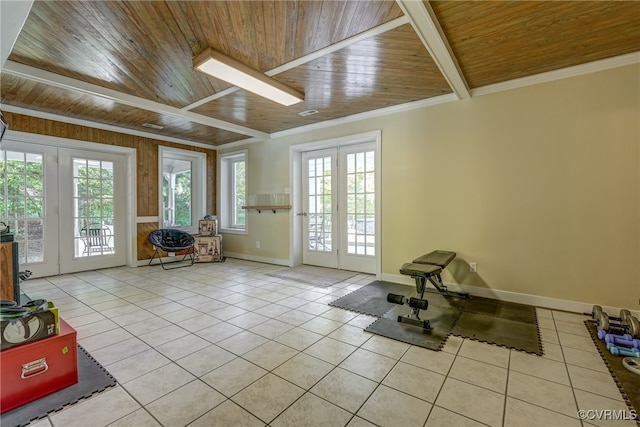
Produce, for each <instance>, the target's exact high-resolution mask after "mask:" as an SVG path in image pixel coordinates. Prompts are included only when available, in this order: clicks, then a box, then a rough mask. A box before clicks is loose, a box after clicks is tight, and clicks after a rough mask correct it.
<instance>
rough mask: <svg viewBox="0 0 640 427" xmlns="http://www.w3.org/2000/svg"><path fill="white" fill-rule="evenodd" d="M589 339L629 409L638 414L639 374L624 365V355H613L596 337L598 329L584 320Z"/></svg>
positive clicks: (639, 399) (639, 400)
mask: <svg viewBox="0 0 640 427" xmlns="http://www.w3.org/2000/svg"><path fill="white" fill-rule="evenodd" d="M584 323H585V325H586V327H587V329H588V330H589V333H590V334H591V339H592V340H593V342H594V344H595V345H596V348H597V349H598V352H599V353H600V356H602V360H604V364H605V365H607V368H608V369H609V372H610V373H611V376H612V377H613V380H614V381H615V382H616V384H617V385H618V388H619V389H620V393H621V394H622V397H623V398H624V399H625V401H626V402H627V406H628V407H629V409H632V410H635V411H636V413H637V414H640V375H638V374H634V373H633V372H631V371H629V370H628V369H627V368H625V367H624V365H623V364H622V359H624V357H621V356H614V355H613V354H611V352H609V350H607V344H606V343H605V342H604V341H602V340H600V339H599V338H598V330H597V329H596V326H595V324H594V323H593V322H592V321H588V320H587V321H585V322H584Z"/></svg>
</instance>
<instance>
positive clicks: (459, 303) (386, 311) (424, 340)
mask: <svg viewBox="0 0 640 427" xmlns="http://www.w3.org/2000/svg"><path fill="white" fill-rule="evenodd" d="M389 293H395V294H400V295H404V296H416V292H415V287H413V286H407V285H401V284H397V283H390V282H384V281H379V280H378V281H375V282H372V283H370V284H368V285H366V286H363V287H362V288H360V289H358V290H356V291H354V292H351V293H350V294H348V295H345V296H344V297H342V298H339V299H337V300H335V301H333V302H332V303H330V304H329V305H331V306H334V307H339V308H344V309H347V310H351V311H356V312H359V313H364V314H369V315H372V316H377V317H381V318H383V319H379V320H377V321H375V322H374V323H372V324H371V325H370V326H369V327H367V328H366V330H367V331H369V332H373V333H375V334H378V335H383V336H385V337H388V338H393V339H396V340H398V341H403V342H407V343H410V344H413V345H417V346H420V347H425V348H430V349H434V350H438V349H440V348H442V345H443V344H444V341H445V339H446V336H447V335H448V334H453V335H457V336H460V337H463V338H469V339H474V340H478V341H483V342H487V343H490V344H495V345H499V346H502V347H506V348H512V349H515V350H520V351H525V352H528V353H533V354H537V355H542V354H543V349H542V343H541V340H540V334H539V331H538V320H537V316H536V309H535V307H533V306H530V305H526V304H518V303H512V302H507V301H498V300H493V299H489V298H481V297H473V296H472V297H471V298H470V299H464V298H458V297H452V296H443V295H442V294H440V293H438V291H436V290H432V289H430V288H427V289H426V291H425V293H424V299H426V300H428V301H429V307H428V309H427V310H423V311H421V317H422V318H423V319H426V320H429V321H430V323H431V327H432V331H431V332H429V331H425V330H423V329H422V328H420V327H418V326H413V325H408V324H404V323H399V322H397V317H398V314H408V313H409V312H410V309H409V308H408V307H406V306H399V305H396V304H391V303H388V302H387V294H389Z"/></svg>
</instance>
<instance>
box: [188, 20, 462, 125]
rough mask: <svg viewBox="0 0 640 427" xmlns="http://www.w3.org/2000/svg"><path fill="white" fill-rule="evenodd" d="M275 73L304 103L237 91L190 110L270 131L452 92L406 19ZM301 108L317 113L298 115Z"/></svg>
mask: <svg viewBox="0 0 640 427" xmlns="http://www.w3.org/2000/svg"><path fill="white" fill-rule="evenodd" d="M275 78H277V79H278V80H280V81H282V82H283V83H285V84H288V85H290V86H292V87H294V88H297V89H300V90H303V91H304V93H305V100H304V102H301V103H299V104H295V105H293V106H291V107H283V106H281V105H279V104H276V103H274V102H272V101H268V100H265V99H263V98H260V97H258V96H255V95H253V94H251V93H248V92H245V91H241V90H239V91H237V92H235V93H233V94H231V95H227V96H224V97H222V98H220V99H217V100H215V101H212V102H209V103H207V104H205V105H202V106H200V107H198V108H196V109H194V110H193V112H195V113H199V114H203V115H207V116H211V117H217V118H221V119H222V120H225V121H229V122H232V123H237V124H242V125H244V126H248V127H251V128H254V129H259V130H261V131H263V132H269V133H271V132H277V131H281V130H285V129H290V128H293V127H297V126H302V125H307V124H310V123H315V122H318V121H323V120H330V119H336V118H339V117H345V116H349V115H353V114H358V113H362V112H365V111H370V110H376V109H379V108H384V107H390V106H394V105H399V104H404V103H407V102H412V101H418V100H423V99H427V98H431V97H434V96H439V95H444V94H448V93H451V92H452V91H451V88H450V87H449V85H448V84H447V82H446V80H445V78H444V77H443V76H442V74H441V73H440V71H439V70H438V68H437V66H436V65H435V64H434V62H433V60H432V59H431V57H430V56H429V55H428V53H427V51H426V50H425V48H424V47H423V45H422V43H421V41H420V39H419V38H418V37H417V35H416V34H415V32H414V31H413V29H412V28H411V26H410V25H408V24H407V25H403V26H401V27H398V28H396V29H394V30H391V31H387V32H385V33H383V34H380V35H377V36H373V37H370V38H368V39H366V40H363V41H360V42H357V43H354V44H352V45H349V46H347V47H345V48H343V49H340V50H338V51H336V52H334V53H330V54H327V55H326V56H323V57H321V58H318V59H315V60H312V61H311V62H308V63H306V64H303V65H300V66H298V67H296V68H293V69H291V70H288V71H285V72H283V73H281V74H278V75H276V76H275ZM306 110H318V113H317V114H314V115H310V116H306V117H302V116H300V115H298V113H299V112H302V111H306Z"/></svg>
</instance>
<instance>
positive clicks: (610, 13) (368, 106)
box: [0, 0, 640, 146]
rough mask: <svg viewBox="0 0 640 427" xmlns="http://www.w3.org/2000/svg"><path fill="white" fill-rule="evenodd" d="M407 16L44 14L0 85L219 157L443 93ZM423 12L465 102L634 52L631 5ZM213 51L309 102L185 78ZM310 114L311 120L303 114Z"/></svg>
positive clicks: (170, 10) (124, 9)
mask: <svg viewBox="0 0 640 427" xmlns="http://www.w3.org/2000/svg"><path fill="white" fill-rule="evenodd" d="M415 7H416V6H415V4H414V5H409V7H407V2H406V1H404V0H399V1H398V3H396V2H395V1H331V0H327V1H277V0H276V1H120V2H117V1H93V0H92V1H68V2H65V1H55V2H53V1H40V0H38V1H35V2H34V3H33V6H32V8H31V11H30V13H29V15H28V17H27V19H26V22H25V25H24V27H23V29H22V31H21V32H20V34H19V35H18V37H17V39H16V41H15V44H14V47H13V50H12V52H11V54H10V56H9V61H7V63H6V64H5V66H4V68H3V70H2V76H1V79H0V85H1V86H0V94H1V98H2V105H3V107H4V108H7V109H10V108H11V107H14V108H16V109H29V110H35V111H39V112H43V113H50V114H56V115H59V116H64V117H70V118H74V119H79V120H86V121H91V122H96V123H101V124H107V125H113V126H118V127H121V128H126V129H131V130H135V131H143V132H146V133H155V134H157V135H161V136H164V137H171V138H176V139H181V140H185V141H191V142H196V143H199V144H205V145H208V146H221V145H224V144H227V143H230V142H235V141H240V140H244V139H247V138H266V137H268V135H269V134H271V133H274V132H279V131H284V130H288V129H293V128H297V127H300V126H304V125H310V124H315V123H320V122H323V121H327V120H335V119H339V118H342V117H347V116H351V115H354V114H358V113H365V112H368V111H372V110H377V109H380V108H384V107H391V106H397V105H402V104H406V103H408V102H413V101H421V100H429V99H430V98H434V97H438V96H442V95H447V94H452V93H454V90H453V89H452V87H451V86H450V84H449V82H451V81H452V79H451V77H452V76H451V75H448V74H447V73H451V72H452V71H451V69H447V68H446V67H443V66H442V58H438V57H437V55H436V57H435V59H434V58H432V56H431V55H430V54H429V50H428V49H427V48H426V47H425V40H424V34H425V31H424V30H425V28H424V23H423V22H422V20H421V19H420V17H418V18H416V16H414V14H413V13H410V12H407V10H408V9H409V8H410V9H412V10H415ZM419 8H420V9H419V10H418V14H419V15H420V14H421V15H422V17H423V18H424V19H425V20H426V22H427V23H428V22H431V23H432V24H433V25H434V26H435V28H438V27H440V28H441V32H440V34H441V36H442V37H443V38H444V39H443V40H444V42H445V45H446V44H447V43H448V46H449V47H450V49H449V54H450V55H452V56H451V58H450V59H452V60H453V62H452V63H457V64H458V69H457V70H453V72H454V73H459V75H458V78H461V79H462V81H465V82H466V85H467V88H466V89H475V88H480V87H483V86H487V85H491V84H495V83H501V82H505V81H509V80H512V79H516V78H521V77H527V76H531V75H535V74H538V73H542V72H546V71H553V70H558V69H562V68H565V67H569V66H573V65H580V64H584V63H587V62H590V61H594V60H599V59H606V58H612V57H616V56H620V55H624V54H628V53H633V52H638V51H639V50H640V4H639V3H638V2H627V1H606V2H602V1H595V2H586V1H565V2H538V1H519V2H511V1H496V2H489V1H479V2H461V1H455V2H452V1H432V2H424V3H420V4H419ZM405 12H407V15H405ZM431 41H433V40H431ZM437 41H438V40H436V42H437ZM429 42H430V41H429V40H426V43H427V45H428V44H429ZM207 47H212V48H214V49H216V50H219V51H221V52H223V53H225V54H227V55H228V56H231V57H233V58H235V59H237V60H239V61H241V62H243V63H244V64H246V65H248V66H250V67H252V68H254V69H256V70H259V71H261V72H264V73H267V74H268V75H271V76H273V77H274V78H275V79H277V80H279V81H281V82H283V83H285V84H287V85H289V86H291V87H292V88H294V89H296V90H299V91H301V92H303V93H304V94H305V100H304V102H301V103H299V104H295V105H293V106H290V107H284V106H281V105H279V104H276V103H274V102H272V101H269V100H266V99H264V98H261V97H259V96H257V95H254V94H252V93H249V92H246V91H244V90H240V89H237V88H233V87H231V86H230V85H229V84H227V83H225V82H223V81H221V80H217V79H215V78H213V77H210V76H207V75H205V74H203V73H200V72H198V71H195V70H194V69H193V66H192V58H193V57H194V56H196V55H197V54H199V53H200V52H202V51H203V50H204V49H205V48H207ZM441 70H444V74H443V72H442V71H441ZM445 74H447V75H445ZM456 95H457V96H458V97H464V96H462V95H461V94H460V93H456ZM306 110H317V111H318V113H316V114H313V115H309V116H306V117H303V116H300V115H299V114H298V113H300V112H303V111H306ZM145 123H151V124H157V125H160V126H163V129H161V130H154V129H150V128H148V127H145V126H143V124H145Z"/></svg>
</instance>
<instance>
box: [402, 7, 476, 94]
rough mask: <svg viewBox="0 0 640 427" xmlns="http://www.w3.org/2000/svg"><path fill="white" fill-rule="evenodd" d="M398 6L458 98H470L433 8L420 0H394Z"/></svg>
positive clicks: (465, 83)
mask: <svg viewBox="0 0 640 427" xmlns="http://www.w3.org/2000/svg"><path fill="white" fill-rule="evenodd" d="M396 3H398V6H400V8H401V9H402V11H403V12H404V14H405V15H406V16H407V17H408V18H409V21H410V22H411V26H412V27H413V29H414V30H415V32H416V33H417V34H418V37H420V40H421V41H422V44H424V46H425V47H426V48H427V50H428V51H429V54H430V55H431V57H432V58H433V60H434V61H435V63H436V65H437V66H438V68H439V69H440V71H441V72H442V74H443V75H444V78H445V79H446V80H447V82H448V83H449V86H451V89H453V92H454V93H455V94H456V96H457V97H458V99H466V98H470V97H471V95H470V93H469V88H468V86H467V82H466V81H465V79H464V75H463V74H462V71H461V70H460V66H459V65H458V61H456V58H455V56H454V55H453V51H452V50H451V46H449V42H448V41H447V38H446V37H445V35H444V32H443V31H442V28H441V27H440V24H439V23H438V19H437V18H436V15H435V13H434V12H433V9H432V8H431V6H430V5H429V4H428V2H426V1H422V0H396Z"/></svg>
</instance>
